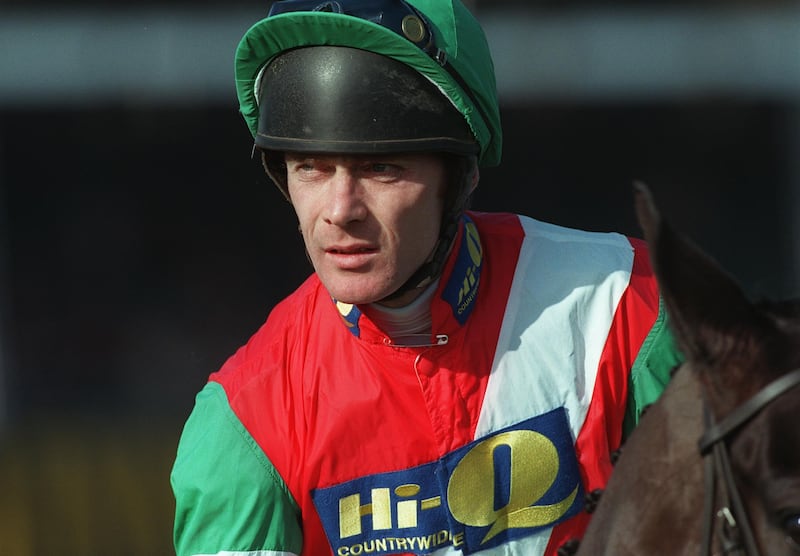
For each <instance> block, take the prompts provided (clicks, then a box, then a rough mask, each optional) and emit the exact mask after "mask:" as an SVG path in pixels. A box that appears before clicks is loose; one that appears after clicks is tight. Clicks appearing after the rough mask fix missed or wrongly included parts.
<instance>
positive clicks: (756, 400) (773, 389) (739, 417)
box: [699, 369, 800, 455]
mask: <svg viewBox="0 0 800 556" xmlns="http://www.w3.org/2000/svg"><path fill="white" fill-rule="evenodd" d="M798 384H800V369H795V370H793V371H791V372H789V373H787V374H785V375H783V376H782V377H780V378H779V379H777V380H775V381H773V382H770V383H769V384H767V385H766V386H765V387H764V388H762V389H761V390H760V391H759V392H758V393H757V394H756V395H755V396H753V397H752V398H750V399H749V400H747V401H746V402H744V403H743V404H742V405H740V406H739V407H737V408H736V409H734V410H733V411H732V412H731V413H730V414H729V415H728V416H727V417H725V419H723V420H722V421H720V422H719V423H717V424H712V425H710V426H708V428H706V432H705V433H704V434H703V436H702V437H701V438H700V443H699V445H700V453H701V454H703V455H705V454H707V453H708V451H709V450H710V449H711V447H712V446H714V444H716V443H717V442H720V441H722V440H724V439H725V438H727V437H728V436H729V435H730V434H731V433H732V432H733V431H735V430H736V429H738V428H739V427H741V426H742V425H744V424H745V423H746V422H747V421H749V420H750V419H752V418H753V417H755V415H756V414H757V413H758V412H759V411H761V410H762V409H763V408H764V407H765V406H767V405H769V403H770V402H772V401H773V400H774V399H775V398H777V397H778V396H780V395H781V394H783V393H784V392H786V391H787V390H789V389H791V388H794V387H795V386H797V385H798Z"/></svg>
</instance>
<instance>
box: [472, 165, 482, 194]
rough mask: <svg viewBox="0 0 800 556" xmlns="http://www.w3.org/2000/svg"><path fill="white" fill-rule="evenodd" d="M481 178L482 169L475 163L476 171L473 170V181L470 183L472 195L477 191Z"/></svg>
mask: <svg viewBox="0 0 800 556" xmlns="http://www.w3.org/2000/svg"><path fill="white" fill-rule="evenodd" d="M480 180H481V171H480V169H479V168H478V166H477V164H476V165H475V171H473V172H472V176H471V183H470V184H469V194H470V195H472V194H473V193H474V192H475V188H476V187H478V182H479V181H480Z"/></svg>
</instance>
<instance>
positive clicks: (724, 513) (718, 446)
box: [699, 369, 800, 556]
mask: <svg viewBox="0 0 800 556" xmlns="http://www.w3.org/2000/svg"><path fill="white" fill-rule="evenodd" d="M798 384H800V369H795V370H793V371H791V372H789V373H787V374H785V375H783V376H782V377H780V378H779V379H777V380H775V381H773V382H771V383H769V384H768V385H767V386H765V387H764V388H762V389H761V390H760V391H759V392H758V393H757V394H756V395H755V396H753V397H752V398H750V399H749V400H747V401H746V402H745V403H743V404H742V405H740V406H739V407H738V408H736V409H735V410H733V411H732V412H731V413H730V414H729V415H728V416H727V417H726V418H725V419H723V420H722V421H721V422H720V423H719V424H714V423H713V422H712V421H713V418H712V416H711V412H710V411H709V410H708V406H707V405H705V404H704V412H703V417H704V420H705V426H706V431H705V433H704V434H703V436H702V437H701V438H700V441H699V447H700V453H701V454H702V455H703V456H705V460H706V463H705V477H706V488H705V498H704V501H703V515H704V517H705V519H704V522H703V537H702V546H701V551H702V552H701V554H702V555H703V556H706V555H710V554H711V543H712V539H713V536H714V530H715V529H714V526H715V525H716V524H717V521H718V520H725V521H724V522H723V523H722V527H723V530H722V535H721V537H722V538H721V543H722V549H723V553H724V554H730V553H732V552H733V551H741V550H742V549H744V550H745V553H746V554H748V555H749V556H759V551H758V545H757V544H756V542H755V537H754V535H753V530H752V528H751V527H750V523H749V521H748V516H747V511H746V508H745V506H744V503H743V501H742V498H741V495H740V494H739V489H737V488H736V483H735V481H734V477H733V471H732V469H731V463H730V458H729V455H728V448H727V445H726V444H725V439H726V438H727V437H728V436H729V435H730V434H731V433H733V432H734V431H735V430H737V429H738V428H739V427H741V426H742V425H744V424H745V423H747V422H748V421H749V420H750V419H752V418H753V417H755V415H756V414H758V412H759V411H761V410H762V409H763V408H764V407H766V406H767V405H768V404H769V403H770V402H772V401H773V400H775V399H776V398H777V397H779V396H780V395H781V394H783V393H784V392H786V391H788V390H790V389H791V388H793V387H795V386H797V385H798ZM709 452H713V455H712V456H711V457H708V456H709ZM717 473H719V475H721V477H720V481H721V483H722V484H723V485H724V487H725V491H726V492H725V494H726V495H727V502H728V505H730V506H731V507H730V508H729V507H728V505H725V506H723V508H722V510H720V512H719V513H718V514H717V515H716V516H715V515H714V508H715V502H716V484H717ZM737 519H738V521H737Z"/></svg>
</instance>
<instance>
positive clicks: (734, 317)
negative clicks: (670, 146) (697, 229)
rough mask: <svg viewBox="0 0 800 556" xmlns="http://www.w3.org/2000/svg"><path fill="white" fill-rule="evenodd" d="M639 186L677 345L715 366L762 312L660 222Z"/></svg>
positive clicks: (642, 216)
mask: <svg viewBox="0 0 800 556" xmlns="http://www.w3.org/2000/svg"><path fill="white" fill-rule="evenodd" d="M634 185H635V195H636V213H637V216H638V219H639V224H640V225H641V227H642V229H643V231H644V235H645V239H646V240H647V242H648V244H649V246H650V256H651V259H652V262H653V268H654V270H655V273H656V276H657V277H658V282H659V287H660V289H661V295H662V297H663V298H664V302H665V303H666V307H667V313H668V314H669V317H670V322H671V323H672V329H673V332H674V333H675V337H676V341H677V342H678V346H679V348H680V349H681V351H682V352H683V354H684V355H685V356H686V358H687V359H689V360H694V361H698V362H701V363H706V364H711V363H713V362H714V361H716V360H717V358H718V356H719V355H720V354H722V353H724V352H726V351H728V350H729V349H730V348H731V344H732V343H735V342H737V341H738V340H741V339H742V334H743V333H744V334H746V333H747V330H748V326H750V325H752V326H756V323H757V321H758V320H759V318H758V312H757V311H756V310H755V308H754V307H753V305H752V304H751V303H750V302H749V300H748V299H747V297H746V296H745V294H744V292H743V291H742V289H741V288H740V287H739V285H738V284H737V283H736V281H735V280H734V279H733V278H732V277H731V276H729V275H728V274H727V273H726V272H725V271H724V270H723V269H722V268H721V267H720V266H719V265H718V264H717V263H716V262H715V261H714V260H712V259H711V258H710V257H709V256H708V255H706V254H705V253H704V252H702V251H701V250H700V249H699V248H698V247H696V246H695V245H694V244H692V243H691V242H690V241H689V240H688V239H686V238H685V237H683V236H681V235H679V234H677V233H676V232H674V231H673V230H672V229H671V227H670V226H669V224H668V223H667V222H665V221H664V220H663V219H662V218H661V216H660V214H659V212H658V209H657V208H656V205H655V202H654V201H653V196H652V194H651V193H650V190H649V189H648V188H647V186H645V185H644V184H641V183H636V184H634Z"/></svg>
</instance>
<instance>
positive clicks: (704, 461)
mask: <svg viewBox="0 0 800 556" xmlns="http://www.w3.org/2000/svg"><path fill="white" fill-rule="evenodd" d="M636 211H637V215H638V217H639V222H640V224H641V226H642V229H643V230H644V233H645V239H646V240H647V242H648V244H649V245H650V250H651V258H652V261H653V266H654V269H655V272H656V275H657V276H658V281H659V285H660V289H661V295H662V297H663V299H664V302H665V304H666V307H667V312H668V315H669V318H670V322H671V327H672V330H673V333H674V335H675V339H676V342H677V344H678V346H679V348H680V349H681V351H682V352H683V354H684V356H685V358H686V363H685V364H684V365H683V366H682V368H681V369H680V370H679V371H678V372H677V374H675V376H674V377H673V379H672V381H671V383H670V385H669V387H668V388H667V390H666V391H665V392H664V394H663V395H662V397H661V399H660V400H659V401H658V403H656V404H655V405H654V406H653V407H652V408H651V409H650V410H649V411H648V412H647V414H646V415H645V416H644V417H643V419H642V421H641V423H640V425H639V426H638V427H637V429H636V430H635V431H634V432H633V434H632V435H631V436H630V438H629V439H628V440H627V442H626V444H625V446H624V448H623V451H622V456H621V458H620V459H619V462H618V464H617V466H616V468H615V470H614V473H613V474H612V476H611V480H610V481H609V484H608V488H607V490H606V493H605V494H604V495H603V497H602V499H601V501H600V504H599V507H598V509H597V512H596V513H595V514H594V516H593V518H592V521H591V523H590V525H589V529H588V531H587V533H586V536H585V538H584V541H583V542H581V546H580V548H579V554H581V555H583V554H586V555H590V556H597V555H600V554H613V555H614V556H623V555H632V554H690V555H691V554H698V555H699V554H702V555H703V556H706V555H707V554H710V553H711V552H712V551H713V553H714V554H730V555H734V554H735V555H739V556H742V555H744V554H748V555H750V554H759V555H760V556H767V555H769V556H782V555H786V556H789V555H792V554H794V555H798V554H800V385H797V384H798V381H800V376H798V374H800V373H793V371H794V370H796V369H800V301H793V302H784V303H751V302H750V301H749V300H748V298H747V296H746V295H745V294H744V293H743V291H742V289H741V288H740V287H739V286H738V285H737V283H736V282H735V280H733V279H732V278H731V277H730V276H729V275H728V274H727V273H726V272H724V271H723V270H722V269H721V268H720V267H719V265H718V264H717V263H715V262H714V261H713V260H712V259H711V258H710V257H708V256H707V255H705V254H704V253H703V252H702V251H701V250H700V249H698V248H697V247H696V246H695V245H693V244H692V243H691V242H690V241H688V240H687V239H686V238H684V237H683V236H682V235H680V234H678V233H676V232H675V231H674V230H672V229H671V227H670V226H669V224H668V223H667V222H665V221H664V220H663V219H662V218H661V217H660V215H659V213H658V210H657V209H656V206H655V204H654V202H653V199H652V196H651V194H650V192H649V191H648V190H647V188H646V187H644V186H637V191H636ZM776 381H779V382H777V383H776ZM780 381H784V382H788V383H787V384H781V382H780ZM776 384H777V387H776ZM765 387H766V388H765ZM705 413H707V416H706V419H708V422H704V414H705ZM701 437H702V438H703V439H704V442H703V446H704V451H706V452H708V455H706V456H705V457H704V455H702V454H701V449H700V447H699V444H700V439H701ZM718 460H719V461H723V463H724V462H725V461H727V462H728V464H727V466H728V467H729V469H730V477H731V482H732V484H733V487H732V488H731V487H727V486H725V481H724V480H721V479H720V477H723V478H724V476H725V475H726V472H725V471H724V470H722V471H720V470H719V467H720V466H718V465H716V464H712V462H718ZM720 465H721V466H723V467H724V465H722V464H720ZM709 477H714V479H713V480H712V481H709ZM711 483H713V484H714V485H715V488H714V490H711V487H710V484H711ZM710 494H713V496H709V495H710ZM732 496H733V497H738V498H739V502H740V503H739V504H736V503H733V502H732V501H731V497H732ZM736 506H738V509H737V508H736ZM722 508H728V513H726V512H724V511H723V512H722V513H721V514H720V516H721V517H717V513H718V512H719V511H720V510H722ZM729 514H733V515H734V516H735V519H736V521H737V525H736V526H735V527H734V528H733V530H732V532H731V530H730V528H729V523H730V522H729V521H728V515H729ZM748 524H749V526H748ZM704 525H708V527H706V528H705V529H704ZM747 537H749V538H747ZM729 541H730V543H732V544H736V543H737V542H738V543H739V544H740V546H741V550H740V551H739V552H737V551H735V550H727V551H726V546H725V545H726V543H728V542H729ZM748 545H750V548H749V549H748V548H747V547H748Z"/></svg>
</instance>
